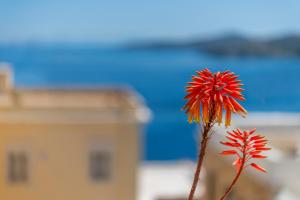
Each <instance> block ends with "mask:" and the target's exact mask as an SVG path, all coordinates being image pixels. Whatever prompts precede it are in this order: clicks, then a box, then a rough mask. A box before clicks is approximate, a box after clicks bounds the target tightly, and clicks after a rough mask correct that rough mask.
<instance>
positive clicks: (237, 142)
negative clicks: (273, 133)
mask: <svg viewBox="0 0 300 200" xmlns="http://www.w3.org/2000/svg"><path fill="white" fill-rule="evenodd" d="M255 130H256V129H252V130H251V131H241V130H240V129H236V130H233V131H232V132H229V131H228V132H227V133H228V135H227V136H226V138H227V139H228V140H229V141H226V142H221V144H223V145H225V146H228V147H233V148H234V149H232V150H226V151H223V152H221V153H220V154H221V155H224V156H226V155H235V156H237V159H236V160H235V161H234V162H233V165H235V166H236V168H237V170H238V171H239V170H240V168H242V167H243V168H245V167H247V166H251V167H253V168H254V169H256V170H259V171H262V172H266V170H265V169H264V168H262V167H260V166H259V165H257V164H255V163H250V164H249V165H245V164H247V163H249V162H250V160H252V159H263V158H266V156H264V155H261V153H262V152H263V151H268V150H270V149H271V148H267V147H266V145H267V140H266V139H265V137H264V136H261V135H253V133H254V132H255Z"/></svg>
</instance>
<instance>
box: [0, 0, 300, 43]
mask: <svg viewBox="0 0 300 200" xmlns="http://www.w3.org/2000/svg"><path fill="white" fill-rule="evenodd" d="M299 10H300V1H299V0H284V1H282V0H248V1H247V0H246V1H244V0H74V1H71V0H49V1H45V0H0V42H27V41H65V42H119V41H128V40H135V39H152V38H168V39H173V38H178V39H185V38H190V37H201V36H210V35H220V34H222V33H226V32H227V33H228V32H242V33H245V34H248V35H258V36H268V35H279V34H282V33H290V32H292V33H298V32H300V24H299V19H300V12H299Z"/></svg>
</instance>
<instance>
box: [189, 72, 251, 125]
mask: <svg viewBox="0 0 300 200" xmlns="http://www.w3.org/2000/svg"><path fill="white" fill-rule="evenodd" d="M188 84H189V85H188V86H187V88H186V91H187V95H186V96H185V99H187V103H186V104H185V106H184V107H183V109H184V110H186V113H187V114H188V121H189V122H193V121H195V122H200V119H201V117H202V120H203V122H204V123H208V122H209V121H210V120H212V121H214V120H217V122H218V123H219V125H220V124H221V123H222V118H223V116H222V114H223V110H225V111H226V118H225V126H226V127H227V126H229V125H230V121H231V112H234V113H238V114H240V115H242V116H244V115H246V114H247V111H246V110H245V109H244V108H243V107H242V106H241V105H240V104H239V103H238V102H237V100H241V101H244V100H245V98H244V97H243V95H242V94H241V92H242V91H243V89H242V88H241V86H242V84H241V81H240V80H238V79H237V76H236V75H235V74H234V73H233V72H230V71H225V72H216V73H212V72H211V71H209V70H208V69H204V70H202V71H198V72H197V75H196V76H193V77H192V82H189V83H188Z"/></svg>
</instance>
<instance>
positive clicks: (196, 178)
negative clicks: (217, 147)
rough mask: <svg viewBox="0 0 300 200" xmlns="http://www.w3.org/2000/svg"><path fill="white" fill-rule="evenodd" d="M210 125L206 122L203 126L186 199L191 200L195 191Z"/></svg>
mask: <svg viewBox="0 0 300 200" xmlns="http://www.w3.org/2000/svg"><path fill="white" fill-rule="evenodd" d="M212 126H213V124H212V123H207V124H205V125H204V127H203V133H202V140H201V145H200V152H199V155H198V162H197V168H196V171H195V175H194V180H193V184H192V188H191V191H190V194H189V197H188V200H193V198H194V194H195V191H196V189H197V185H198V182H199V178H200V172H201V168H202V163H203V160H204V156H205V152H206V147H207V142H208V140H209V131H210V130H211V128H212Z"/></svg>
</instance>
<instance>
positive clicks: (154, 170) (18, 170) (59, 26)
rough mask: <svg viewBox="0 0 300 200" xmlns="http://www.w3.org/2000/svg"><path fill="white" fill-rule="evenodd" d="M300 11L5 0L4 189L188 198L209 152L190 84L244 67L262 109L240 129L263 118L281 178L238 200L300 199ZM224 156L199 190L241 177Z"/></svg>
mask: <svg viewBox="0 0 300 200" xmlns="http://www.w3.org/2000/svg"><path fill="white" fill-rule="evenodd" d="M299 9H300V2H299V1H297V0H286V1H276V0H275V1H274V0H272V1H271V0H266V1H259V0H252V1H238V0H229V1H216V0H210V1H205V0H204V1H196V0H190V1H180V0H172V1H170V0H166V1H159V0H152V1H137V0H127V1H117V0H111V1H104V0H98V1H96V0H88V1H83V0H78V1H74V2H70V1H67V0H59V1H58V0H52V1H46V0H44V1H35V0H27V1H25V0H15V1H6V0H2V1H1V2H0V27H1V31H0V61H2V62H3V63H2V64H1V76H0V82H1V84H0V85H1V99H0V100H1V102H0V103H1V112H0V128H1V127H2V130H1V129H0V132H2V136H1V133H0V139H1V140H2V142H0V146H1V151H2V152H1V154H2V155H1V163H2V164H1V165H2V166H1V167H0V169H3V170H2V172H1V175H2V177H0V179H1V182H0V183H1V184H0V185H2V186H1V188H0V192H1V193H2V194H3V195H4V197H5V199H11V200H14V199H19V200H22V199H41V198H42V197H41V196H40V195H42V194H45V193H46V194H51V193H52V194H53V195H55V199H58V200H60V199H72V200H73V199H74V200H75V199H91V200H92V199H107V200H109V199H112V200H113V199H124V200H127V199H128V200H133V199H138V200H152V199H153V200H171V199H185V197H186V195H187V194H188V192H189V188H190V184H191V181H192V177H193V173H194V172H193V171H194V161H195V160H196V156H197V150H198V148H197V141H198V130H197V127H196V126H195V125H194V124H188V123H187V118H186V116H185V114H184V112H182V111H181V108H182V106H183V105H184V103H185V102H184V100H183V97H184V95H185V86H186V83H187V82H188V81H190V79H191V76H192V75H193V74H194V73H195V71H197V70H201V69H203V68H209V69H210V70H212V71H224V70H228V69H229V70H232V71H233V72H235V73H236V74H238V75H239V78H240V79H241V80H242V82H243V83H244V89H245V92H244V95H245V97H246V99H247V101H246V102H244V103H242V104H243V106H244V107H245V108H246V109H247V110H249V118H246V119H240V118H238V117H237V118H236V119H234V120H233V121H234V124H233V126H238V127H242V128H252V127H257V128H258V130H261V133H262V134H265V135H267V136H268V138H269V139H270V143H271V145H272V147H274V149H275V150H274V151H272V152H270V155H269V157H270V159H269V161H267V163H266V164H265V166H266V165H267V167H266V168H267V169H268V170H269V171H270V173H269V174H268V175H259V176H252V171H249V172H247V174H246V175H245V178H244V179H243V180H242V181H241V184H240V187H241V188H242V189H240V190H239V189H238V187H237V189H236V191H234V192H233V193H232V195H231V197H230V198H231V199H232V200H233V199H239V200H241V199H244V200H247V199H251V200H253V199H258V200H259V199H262V200H267V199H278V200H293V199H300V196H299V195H300V193H299V191H300V185H299V183H297V180H298V179H297V178H296V177H300V174H299V172H298V171H297V166H298V167H300V165H299V164H300V163H299V159H298V154H299V150H298V148H299V144H300V137H299V134H300V115H299V114H298V112H299V111H300V88H299V85H300V79H299V73H300V68H299V66H300V26H299V19H300V12H299ZM219 129H220V131H216V132H222V131H224V130H221V128H219ZM219 129H218V130H219ZM56 133H57V134H56ZM43 134H44V135H43ZM216 137H222V136H221V135H220V136H219V135H218V133H216ZM217 140H218V139H217ZM218 148H219V147H218V145H217V144H212V145H211V152H213V151H214V150H218ZM58 149H60V151H58ZM24 152H25V153H24ZM61 152H64V153H61ZM84 152H87V154H86V155H85V154H84ZM274 152H275V153H274ZM76 155H78V156H76ZM58 157H59V158H58ZM56 158H57V159H56ZM215 159H222V158H220V157H218V156H213V155H209V159H208V162H207V164H206V166H207V167H206V168H208V170H206V173H205V174H206V175H205V178H203V182H202V183H201V184H200V186H199V192H198V194H197V195H198V196H201V195H204V197H205V198H206V199H208V200H214V199H217V197H218V196H217V195H219V193H221V192H222V191H223V190H224V188H225V185H226V181H219V179H221V180H226V178H227V179H229V180H230V178H231V177H232V176H233V175H232V176H231V173H232V174H233V173H234V170H233V169H231V166H230V165H231V164H230V162H227V160H222V161H216V160H215ZM51 162H52V164H51ZM219 162H224V163H221V164H220V163H219ZM53 163H55V164H53ZM263 164H264V163H263ZM70 165H71V166H70ZM37 166H39V167H37ZM41 166H42V167H41ZM50 166H52V167H50ZM76 166H78V167H77V168H78V171H77V168H76ZM123 166H124V167H123ZM217 166H218V167H220V166H226V170H227V171H228V173H226V175H224V173H223V174H220V173H219V171H222V170H223V171H224V170H225V167H223V168H218V167H217ZM70 167H71V168H74V169H73V170H70V169H69V168H70ZM227 167H228V169H227ZM85 168H87V169H86V171H87V172H86V171H85ZM110 168H112V169H110ZM209 169H211V170H209ZM230 170H232V172H231V171H230ZM80 173H82V175H80ZM85 173H87V174H88V175H87V176H91V177H92V182H91V183H87V180H85V178H84V177H85ZM253 173H254V174H255V175H257V173H255V172H253ZM58 174H59V175H58ZM74 174H76V176H75V175H74ZM77 176H78V177H77ZM75 177H77V178H75ZM68 179H69V180H68ZM229 180H228V181H229ZM68 181H70V182H68ZM266 182H267V183H268V184H267V185H268V187H266ZM269 183H270V184H271V183H272V184H271V185H272V186H270V184H269ZM41 184H42V185H43V184H45V185H48V187H46V186H45V187H42V186H41ZM72 184H73V186H74V188H78V190H72V189H71V188H69V187H70V185H72ZM223 184H224V185H223ZM297 184H298V185H297ZM254 185H255V187H254ZM125 186H126V187H128V188H127V189H126V187H125ZM121 188H123V189H121ZM212 188H213V189H212ZM217 188H221V189H217ZM243 188H247V189H243ZM245 190H247V192H244V193H243V194H240V193H239V191H245ZM116 191H118V192H116ZM262 191H264V192H262ZM258 194H261V195H260V196H257V195H258ZM118 195H122V197H120V196H118ZM251 195H254V196H251ZM255 195H256V196H255ZM43 199H45V198H43Z"/></svg>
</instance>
